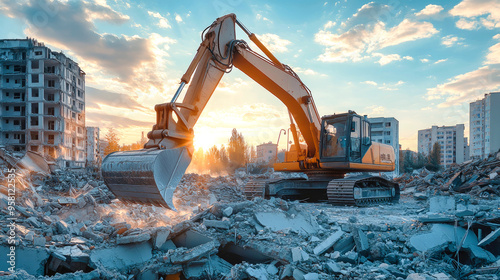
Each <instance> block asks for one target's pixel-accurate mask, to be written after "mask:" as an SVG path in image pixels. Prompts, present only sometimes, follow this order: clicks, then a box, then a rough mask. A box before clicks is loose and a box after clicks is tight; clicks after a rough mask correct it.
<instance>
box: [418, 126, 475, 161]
mask: <svg viewBox="0 0 500 280" xmlns="http://www.w3.org/2000/svg"><path fill="white" fill-rule="evenodd" d="M464 130H465V126H464V125H463V124H457V125H455V126H435V125H434V126H432V127H431V128H428V129H422V130H419V131H418V152H419V153H423V154H424V155H429V154H430V152H431V151H432V147H433V146H434V143H436V142H437V143H439V145H440V147H441V163H440V164H441V166H442V167H444V168H447V167H448V166H450V165H452V164H454V163H462V162H464V161H467V160H468V144H467V137H464Z"/></svg>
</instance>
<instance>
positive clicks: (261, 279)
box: [246, 267, 269, 280]
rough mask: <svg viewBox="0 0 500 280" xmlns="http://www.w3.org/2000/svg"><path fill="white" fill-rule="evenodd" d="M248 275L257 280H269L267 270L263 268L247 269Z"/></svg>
mask: <svg viewBox="0 0 500 280" xmlns="http://www.w3.org/2000/svg"><path fill="white" fill-rule="evenodd" d="M246 273H247V274H248V276H250V277H253V278H255V279H257V280H267V279H268V276H269V275H268V274H267V271H266V269H264V268H263V267H260V268H253V267H249V268H247V269H246Z"/></svg>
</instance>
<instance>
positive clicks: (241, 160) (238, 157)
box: [227, 128, 247, 172]
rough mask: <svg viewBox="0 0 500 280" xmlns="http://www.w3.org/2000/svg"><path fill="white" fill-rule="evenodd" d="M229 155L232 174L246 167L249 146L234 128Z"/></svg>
mask: <svg viewBox="0 0 500 280" xmlns="http://www.w3.org/2000/svg"><path fill="white" fill-rule="evenodd" d="M227 154H228V157H229V163H230V165H229V170H230V171H231V172H234V170H236V169H238V168H240V167H244V166H245V164H246V162H247V145H246V143H245V138H244V137H243V135H242V134H241V133H238V131H237V130H236V128H233V131H232V133H231V138H229V145H228V147H227Z"/></svg>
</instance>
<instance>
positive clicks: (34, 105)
mask: <svg viewBox="0 0 500 280" xmlns="http://www.w3.org/2000/svg"><path fill="white" fill-rule="evenodd" d="M31 113H32V114H38V103H31Z"/></svg>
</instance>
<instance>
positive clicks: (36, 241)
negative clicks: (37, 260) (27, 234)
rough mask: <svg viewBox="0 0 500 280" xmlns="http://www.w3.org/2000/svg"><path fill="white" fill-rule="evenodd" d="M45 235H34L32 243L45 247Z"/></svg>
mask: <svg viewBox="0 0 500 280" xmlns="http://www.w3.org/2000/svg"><path fill="white" fill-rule="evenodd" d="M45 242H46V240H45V237H43V236H35V237H34V238H33V245H35V246H40V247H45Z"/></svg>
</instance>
